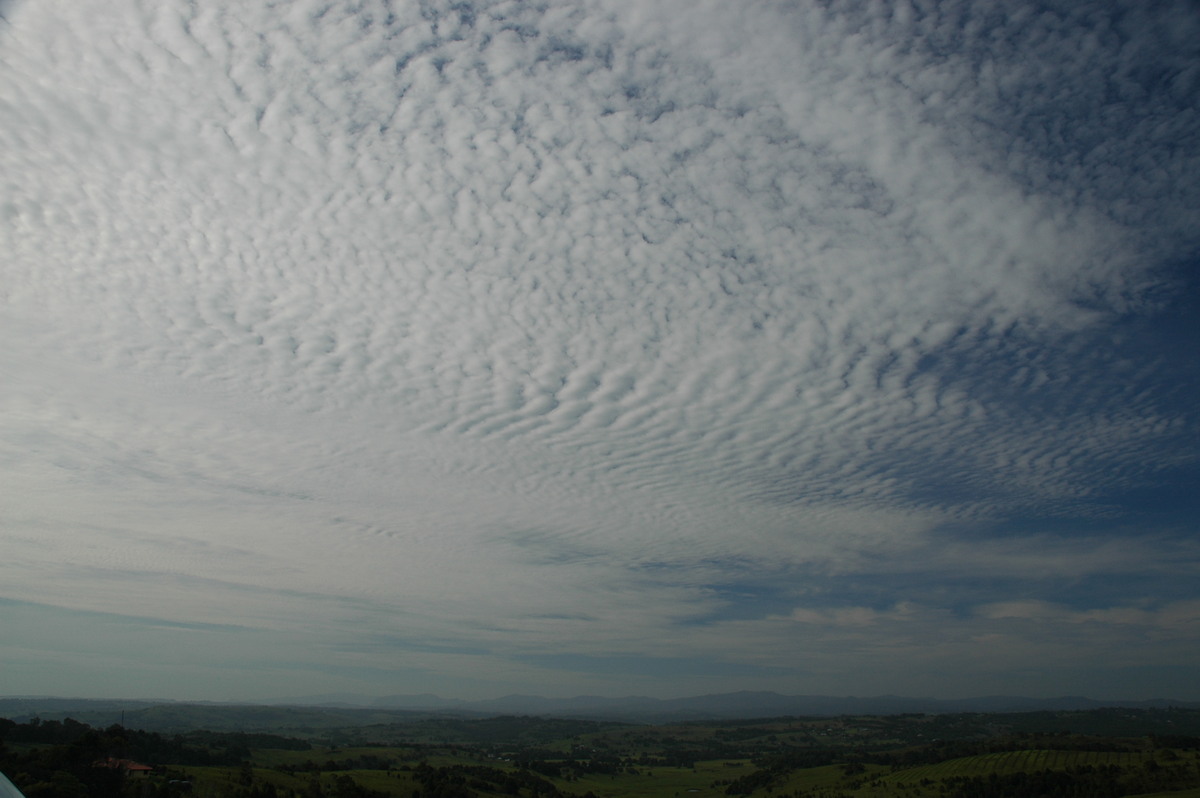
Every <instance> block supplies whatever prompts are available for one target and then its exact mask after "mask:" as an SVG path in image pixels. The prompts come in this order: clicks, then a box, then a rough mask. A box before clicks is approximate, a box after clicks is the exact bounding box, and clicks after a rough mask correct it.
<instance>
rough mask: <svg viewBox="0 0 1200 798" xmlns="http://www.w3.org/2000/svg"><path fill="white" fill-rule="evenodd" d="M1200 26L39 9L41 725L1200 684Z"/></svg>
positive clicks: (19, 531) (570, 11)
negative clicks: (97, 714)
mask: <svg viewBox="0 0 1200 798" xmlns="http://www.w3.org/2000/svg"><path fill="white" fill-rule="evenodd" d="M1198 96H1200V14H1198V13H1197V12H1196V7H1195V5H1193V4H1191V3H1189V2H1174V3H1173V2H1156V3H1144V2H1140V0H1137V1H1135V0H1130V1H1129V2H1080V1H1079V0H1070V1H1069V2H1067V1H1065V0H1064V2H1029V1H1027V0H1013V2H1006V3H1004V4H993V3H989V2H955V0H946V1H945V2H932V1H921V2H918V1H917V0H913V1H912V2H903V0H898V1H897V2H886V3H882V2H876V3H868V2H837V1H835V0H828V1H823V2H817V1H816V0H812V1H811V2H810V1H809V0H804V1H802V2H782V1H781V2H760V1H759V0H744V2H736V3H734V2H715V1H712V0H687V1H686V2H685V1H684V0H654V1H653V2H646V1H645V0H640V1H639V2H634V1H633V0H570V1H566V0H533V1H531V2H513V1H510V0H497V1H496V2H490V1H489V0H467V1H464V2H447V1H445V0H419V1H418V0H412V1H411V2H408V1H401V0H396V1H395V2H385V1H384V0H355V1H354V2H348V1H346V0H320V2H318V1H317V0H205V2H199V3H198V2H184V1H183V0H106V2H103V3H99V2H78V1H77V0H36V1H34V0H15V2H8V3H6V4H4V5H3V6H0V630H2V632H3V641H4V642H3V646H2V648H0V694H3V695H34V694H42V695H64V696H87V697H121V698H174V699H210V700H238V701H258V700H269V699H272V698H276V697H281V696H305V695H323V694H332V693H355V694H361V695H367V696H383V695H390V694H417V693H427V692H428V693H436V694H438V695H442V696H444V697H452V698H468V699H477V698H491V697H498V696H501V695H505V694H509V693H528V694H539V695H545V696H550V697H556V696H563V697H565V696H573V695H580V694H590V695H604V696H625V695H646V696H656V697H678V696H686V695H699V694H706V693H721V692H730V691H736V690H774V691H777V692H781V693H787V694H824V695H860V696H868V695H880V694H897V695H908V696H932V697H941V698H955V697H969V696H980V695H992V694H1013V695H1028V696H1038V697H1050V696H1058V695H1087V696H1090V697H1093V698H1123V699H1145V698H1152V697H1168V698H1176V699H1183V700H1200V682H1198V681H1197V680H1196V679H1195V669H1196V667H1197V665H1200V535H1198V532H1200V529H1198V519H1200V512H1198V511H1200V499H1198V498H1197V494H1198V492H1197V490H1196V486H1197V485H1200V460H1198V455H1200V414H1198V412H1197V407H1198V404H1197V401H1196V396H1197V394H1198V392H1200V358H1198V357H1197V353H1198V352H1200V324H1198V323H1197V319H1198V318H1200V279H1198V267H1200V111H1198V106H1197V102H1196V98H1197V97H1198Z"/></svg>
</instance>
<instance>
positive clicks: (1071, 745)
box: [0, 710, 1200, 798]
mask: <svg viewBox="0 0 1200 798" xmlns="http://www.w3.org/2000/svg"><path fill="white" fill-rule="evenodd" d="M1198 732H1200V711H1197V710H1098V711H1091V712H1073V713H1071V712H1067V713H1062V712H1060V713H1050V712H1046V713H1019V714H1010V715H1005V714H994V715H989V714H978V713H973V714H961V715H899V716H868V717H840V718H772V719H758V720H747V721H725V722H706V723H679V724H671V725H660V726H650V725H633V724H623V723H612V722H597V721H587V720H564V719H546V718H531V717H499V718H487V719H461V718H450V717H444V718H423V719H420V720H414V721H413V722H411V723H407V724H380V725H377V726H368V727H356V728H345V729H337V728H323V729H321V730H319V731H314V732H311V733H309V734H307V735H299V734H295V733H289V734H282V733H272V732H269V731H266V730H254V731H237V732H231V731H212V730H203V729H196V730H192V731H187V732H180V733H173V734H164V733H160V732H151V731H144V730H138V729H130V728H126V727H124V726H122V725H120V724H113V725H110V726H108V727H106V728H94V727H92V726H89V725H87V724H85V723H81V722H79V721H75V720H72V719H70V718H66V719H61V720H42V719H38V718H31V719H27V720H25V721H24V722H18V721H16V720H7V719H0V771H3V772H4V773H5V774H7V775H8V777H9V778H10V779H11V780H12V781H13V782H14V783H15V784H16V785H17V786H18V788H20V789H21V790H22V791H23V792H24V793H25V795H26V796H27V798H475V797H476V796H478V797H479V798H484V797H486V796H518V797H525V796H528V797H530V798H571V796H576V797H578V798H606V797H611V798H626V797H627V796H639V795H646V796H657V795H662V796H692V795H696V796H721V795H725V796H772V797H773V798H780V797H783V798H789V797H791V796H808V797H809V798H844V797H848V796H861V797H862V798H867V797H868V796H875V797H877V798H887V797H890V796H904V797H905V798H909V797H911V798H922V796H937V797H938V798H955V797H958V798H975V797H977V796H978V797H982V798H1008V797H1009V796H1011V797H1012V798H1031V797H1035V796H1087V797H1088V798H1106V797H1111V798H1117V796H1134V795H1155V796H1165V795H1176V796H1179V798H1185V796H1186V798H1198V797H1200V734H1198ZM368 738H371V739H368ZM121 763H141V764H144V765H148V766H151V768H152V769H149V770H146V771H138V772H133V771H130V770H128V769H127V768H125V767H123V766H122V765H121Z"/></svg>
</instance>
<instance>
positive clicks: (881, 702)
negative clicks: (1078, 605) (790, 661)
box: [270, 691, 1200, 722]
mask: <svg viewBox="0 0 1200 798" xmlns="http://www.w3.org/2000/svg"><path fill="white" fill-rule="evenodd" d="M270 703H272V704H292V705H301V706H302V705H305V704H308V705H311V704H313V703H318V701H315V700H314V699H311V698H310V699H297V698H291V699H279V700H278V701H272V702H270ZM319 703H323V704H324V705H326V706H338V707H343V708H351V707H362V708H371V709H405V710H419V711H425V712H429V711H437V712H463V713H470V714H486V715H545V716H551V717H576V718H595V719H602V720H611V719H620V720H641V721H651V722H663V721H668V720H716V719H734V718H755V717H778V716H782V715H898V714H902V713H918V712H919V713H926V714H946V713H954V712H1036V711H1048V710H1086V709H1099V708H1102V707H1125V708H1135V709H1152V708H1164V707H1188V708H1200V702H1197V701H1191V702H1189V701H1175V700H1171V699H1152V700H1148V701H1100V700H1096V699H1091V698H1084V697H1082V696H1063V697H1059V698H1027V697H1022V696H983V697H979V698H962V699H937V698H906V697H903V696H893V695H884V696H872V697H856V696H813V695H781V694H780V693H771V692H750V691H742V692H737V693H720V694H716V695H703V696H692V697H688V698H667V699H663V698H649V697H647V696H626V697H624V698H604V697H601V696H576V697H574V698H544V697H542V696H535V695H508V696H504V697H503V698H495V699H490V700H486V701H461V700H456V699H447V698H441V697H439V696H435V695H431V694H428V693H424V694H420V695H389V696H382V697H378V698H370V697H366V696H350V695H342V696H322V697H320V698H319Z"/></svg>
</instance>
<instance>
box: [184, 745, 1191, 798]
mask: <svg viewBox="0 0 1200 798" xmlns="http://www.w3.org/2000/svg"><path fill="white" fill-rule="evenodd" d="M423 753H424V754H425V755H424V756H422V757H421V759H420V761H423V762H425V763H426V764H427V765H429V766H430V767H432V768H439V767H445V768H451V767H454V766H463V767H465V768H470V767H481V762H486V767H487V768H492V769H495V770H498V771H506V772H510V773H516V772H517V771H518V770H519V769H518V768H517V767H515V766H514V765H512V764H511V763H506V762H503V761H497V760H489V759H488V758H487V757H486V756H483V755H480V754H471V755H465V754H464V753H463V752H459V753H455V754H451V753H442V754H440V755H436V756H430V755H429V754H430V753H431V752H428V751H426V752H423ZM413 754H414V750H413V749H411V748H404V747H395V748H341V749H314V750H312V751H304V752H300V751H274V750H259V751H255V752H254V767H252V768H250V769H247V768H244V767H243V768H230V767H224V768H220V767H204V768H201V767H188V768H182V769H181V770H182V771H183V772H185V773H186V776H187V778H188V779H190V780H191V781H192V782H193V783H194V785H195V786H194V789H193V792H192V795H193V796H194V797H195V798H226V796H230V795H237V794H239V790H244V789H245V787H246V785H247V783H248V782H249V783H256V784H260V785H267V784H269V785H271V786H272V787H273V788H274V789H275V790H276V794H277V795H279V796H282V797H289V798H290V796H292V795H294V796H296V798H305V797H306V796H316V795H323V796H326V798H329V797H330V796H338V795H339V792H338V790H339V786H338V781H337V780H338V779H339V777H340V778H342V779H344V778H345V777H346V776H349V777H351V778H352V779H353V780H354V782H355V783H356V784H357V785H358V786H360V787H362V788H364V789H366V790H370V791H374V792H376V793H379V794H382V795H386V796H389V797H394V798H412V796H414V795H416V794H418V792H419V791H420V789H421V785H420V784H418V783H417V781H416V780H415V778H414V770H413V769H414V767H415V766H416V764H417V762H416V760H414V759H413V758H412V757H413ZM364 755H366V756H374V757H379V758H386V759H389V760H391V762H392V763H393V765H394V767H392V768H390V769H352V770H342V769H336V770H322V771H320V772H295V773H291V772H284V771H281V770H279V769H277V768H281V767H282V768H289V767H294V766H296V765H299V764H303V763H305V762H319V763H334V764H337V763H338V761H339V759H342V760H356V759H358V758H360V757H362V756H364ZM1160 758H1164V759H1166V760H1167V761H1168V762H1169V763H1171V764H1172V765H1174V766H1177V767H1184V768H1188V767H1190V768H1192V769H1193V770H1194V772H1195V773H1196V774H1197V786H1196V787H1195V788H1189V789H1185V790H1181V791H1176V792H1158V793H1147V794H1144V796H1143V797H1142V798H1167V796H1171V797H1172V798H1200V754H1197V753H1196V752H1188V751H1169V752H1164V751H1161V750H1160V751H1158V752H1154V751H1118V752H1093V751H1055V750H1038V749H1031V750H1024V751H1004V752H999V753H991V754H983V755H979V756H970V757H960V758H956V759H950V760H946V761H943V762H938V763H936V764H928V765H921V766H919V767H912V768H905V769H899V770H895V769H893V768H892V767H887V766H883V765H875V764H866V765H860V766H857V767H854V766H850V767H848V766H847V765H846V764H836V765H826V766H821V767H813V768H804V769H799V770H795V771H792V772H790V773H787V774H785V775H782V776H781V777H779V778H777V779H775V780H774V781H772V782H771V783H770V784H769V785H764V786H762V787H760V788H758V789H755V790H753V791H752V792H749V793H747V794H749V795H752V796H773V798H782V797H784V796H853V798H896V797H898V796H903V797H904V798H926V797H927V796H928V798H933V797H934V796H945V795H947V794H953V792H952V791H950V792H947V788H948V787H949V786H951V785H954V784H956V783H961V780H964V779H969V778H972V777H984V778H987V777H990V776H992V775H996V776H1006V775H1011V774H1022V773H1035V772H1041V771H1060V772H1067V771H1072V770H1075V771H1079V770H1082V769H1088V768H1093V769H1094V768H1105V767H1112V768H1120V769H1121V770H1122V772H1129V773H1136V772H1140V771H1142V770H1144V769H1146V768H1147V767H1156V766H1158V760H1159V759H1160ZM1148 763H1153V764H1148ZM754 772H755V767H754V766H753V765H752V764H751V763H750V762H749V760H713V761H701V762H696V763H695V766H694V767H639V768H625V769H623V772H620V773H614V774H586V775H582V776H578V777H571V778H547V779H546V781H548V782H550V783H552V784H553V785H554V786H555V787H556V788H557V789H558V790H559V791H560V792H561V793H562V794H564V795H571V794H573V795H580V796H582V795H585V794H587V793H589V792H590V793H592V794H593V795H595V796H597V798H642V797H643V796H644V797H646V798H654V797H656V796H663V797H664V798H688V797H689V796H695V797H696V798H715V797H716V796H724V795H726V789H727V788H728V787H729V785H730V784H731V783H732V782H733V781H734V780H735V779H737V778H738V777H739V776H745V775H747V774H751V773H754ZM314 784H315V785H317V786H319V790H318V789H314ZM469 789H470V791H471V792H473V793H474V794H477V795H480V796H493V795H495V796H499V795H504V794H505V793H504V792H502V791H498V790H487V789H481V788H480V785H478V784H475V785H474V786H471V787H469ZM462 794H463V795H465V794H466V793H462ZM520 794H521V795H525V793H524V792H522V793H520Z"/></svg>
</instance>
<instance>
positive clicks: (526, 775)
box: [413, 762, 596, 798]
mask: <svg viewBox="0 0 1200 798" xmlns="http://www.w3.org/2000/svg"><path fill="white" fill-rule="evenodd" d="M413 778H414V779H415V780H416V781H417V783H418V784H420V785H421V789H420V792H419V793H417V794H416V795H414V798H475V797H476V796H477V795H478V793H477V792H475V791H476V790H483V791H486V792H501V793H504V794H505V795H513V796H517V795H521V796H525V795H527V796H530V798H574V797H573V796H571V795H569V794H564V793H562V792H560V791H559V790H558V788H557V787H555V786H554V785H553V784H551V783H550V782H548V781H546V780H545V779H543V778H540V777H538V776H537V775H536V774H534V773H531V772H530V771H528V770H517V771H511V770H500V769H499V768H492V767H487V766H485V765H449V766H444V767H437V768H435V767H431V766H430V765H429V764H427V763H425V762H422V763H421V764H420V765H418V766H417V768H416V769H415V770H414V771H413ZM579 798H596V796H595V795H594V794H592V793H591V792H588V793H587V794H586V795H583V796H580V797H579Z"/></svg>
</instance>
